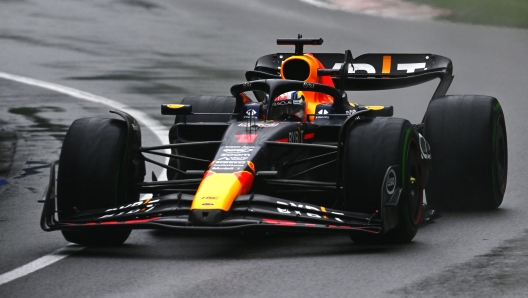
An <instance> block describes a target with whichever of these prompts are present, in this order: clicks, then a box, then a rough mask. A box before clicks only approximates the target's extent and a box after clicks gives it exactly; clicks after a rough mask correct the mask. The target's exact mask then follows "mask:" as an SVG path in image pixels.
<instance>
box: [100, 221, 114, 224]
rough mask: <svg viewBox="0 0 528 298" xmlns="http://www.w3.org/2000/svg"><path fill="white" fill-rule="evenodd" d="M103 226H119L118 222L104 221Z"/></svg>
mask: <svg viewBox="0 0 528 298" xmlns="http://www.w3.org/2000/svg"><path fill="white" fill-rule="evenodd" d="M101 224H102V225H117V224H118V222H117V221H103V222H101Z"/></svg>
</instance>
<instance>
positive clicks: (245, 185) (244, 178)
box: [234, 171, 254, 194]
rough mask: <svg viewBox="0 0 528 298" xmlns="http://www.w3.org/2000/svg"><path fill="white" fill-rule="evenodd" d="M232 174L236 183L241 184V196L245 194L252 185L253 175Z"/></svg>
mask: <svg viewBox="0 0 528 298" xmlns="http://www.w3.org/2000/svg"><path fill="white" fill-rule="evenodd" d="M234 174H235V176H236V177H237V178H238V181H240V184H242V189H241V191H240V192H241V194H245V193H247V192H248V191H249V190H250V189H251V186H252V185H253V179H254V177H253V174H251V173H250V172H247V171H241V172H236V173H234Z"/></svg>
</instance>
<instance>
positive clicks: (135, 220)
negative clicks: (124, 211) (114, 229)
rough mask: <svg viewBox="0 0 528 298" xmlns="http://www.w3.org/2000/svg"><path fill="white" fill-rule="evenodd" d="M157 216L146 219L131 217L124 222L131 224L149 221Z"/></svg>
mask: <svg viewBox="0 0 528 298" xmlns="http://www.w3.org/2000/svg"><path fill="white" fill-rule="evenodd" d="M158 218H159V216H158V217H153V218H147V219H132V220H127V221H125V223H126V224H132V223H143V222H149V221H153V220H156V219H158Z"/></svg>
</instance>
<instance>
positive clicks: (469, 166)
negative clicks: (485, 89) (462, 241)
mask: <svg viewBox="0 0 528 298" xmlns="http://www.w3.org/2000/svg"><path fill="white" fill-rule="evenodd" d="M425 138H426V139H427V141H428V142H429V144H430V146H431V156H432V169H431V174H430V178H429V182H428V184H427V188H426V195H427V202H428V204H433V205H438V206H439V207H441V208H444V209H484V210H492V209H496V208H498V207H499V206H500V205H501V204H502V201H503V198H504V192H505V190H506V181H507V175H508V144H507V137H506V123H505V119H504V113H503V111H502V108H501V106H500V104H499V102H498V101H497V99H495V98H493V97H489V96H478V95H465V96H464V95H452V96H446V97H442V98H437V99H434V100H433V101H431V103H430V104H429V107H428V108H427V112H426V114H425Z"/></svg>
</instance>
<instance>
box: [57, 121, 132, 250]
mask: <svg viewBox="0 0 528 298" xmlns="http://www.w3.org/2000/svg"><path fill="white" fill-rule="evenodd" d="M126 135H127V128H126V124H125V122H124V121H122V120H117V119H102V118H82V119H78V120H76V121H75V122H73V124H72V125H71V126H70V128H69V129H68V132H67V134H66V137H65V139H64V143H63V146H62V151H61V155H60V161H59V172H58V177H57V179H58V180H57V207H58V210H59V214H58V215H59V219H60V220H62V219H65V218H68V217H72V216H75V215H76V214H77V213H78V212H81V211H86V210H91V209H100V208H112V207H115V206H119V205H125V204H128V203H132V202H136V201H138V200H139V193H137V192H135V191H134V189H133V187H131V186H132V185H133V183H134V182H135V181H133V179H135V178H134V175H129V174H127V173H122V172H123V171H126V170H128V168H127V167H123V164H122V163H123V162H125V161H124V160H123V159H124V154H125V143H126ZM130 232H131V230H129V229H126V230H90V231H73V230H72V231H69V230H63V231H62V234H63V236H64V238H65V239H66V240H68V241H70V242H73V243H77V244H81V245H88V246H92V245H119V244H122V243H124V242H125V241H126V239H127V238H128V236H129V235H130Z"/></svg>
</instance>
